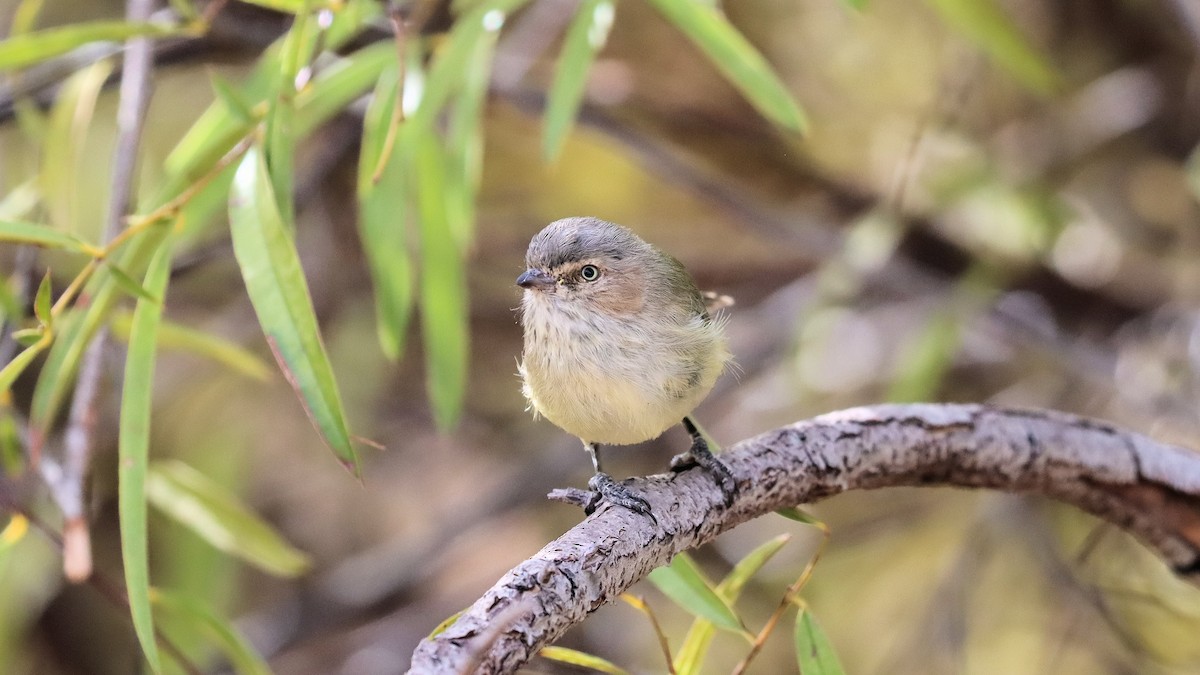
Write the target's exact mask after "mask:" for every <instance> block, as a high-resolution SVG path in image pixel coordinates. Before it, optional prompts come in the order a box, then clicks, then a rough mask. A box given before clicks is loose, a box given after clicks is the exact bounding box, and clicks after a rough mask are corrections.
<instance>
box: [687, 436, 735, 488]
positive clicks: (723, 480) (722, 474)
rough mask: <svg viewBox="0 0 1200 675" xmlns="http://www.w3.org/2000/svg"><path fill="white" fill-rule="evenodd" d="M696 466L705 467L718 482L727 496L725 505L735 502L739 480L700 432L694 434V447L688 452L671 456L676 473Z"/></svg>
mask: <svg viewBox="0 0 1200 675" xmlns="http://www.w3.org/2000/svg"><path fill="white" fill-rule="evenodd" d="M694 466H698V467H700V468H701V469H703V470H704V471H705V472H706V473H707V474H708V475H710V476H712V477H713V480H715V481H716V482H717V486H718V487H720V488H721V494H722V495H724V496H725V506H729V505H731V504H733V498H734V496H735V495H737V492H738V487H737V481H736V480H734V478H733V473H732V472H731V471H730V470H729V467H727V466H725V463H724V462H722V461H721V460H719V459H717V458H716V456H715V455H713V454H712V452H710V451H709V449H708V442H707V441H705V440H704V437H703V436H701V435H699V434H693V435H692V447H691V448H689V449H688V451H687V452H684V453H681V454H678V455H675V456H674V457H672V458H671V471H674V472H676V473H678V472H680V471H686V470H688V469H690V468H692V467H694Z"/></svg>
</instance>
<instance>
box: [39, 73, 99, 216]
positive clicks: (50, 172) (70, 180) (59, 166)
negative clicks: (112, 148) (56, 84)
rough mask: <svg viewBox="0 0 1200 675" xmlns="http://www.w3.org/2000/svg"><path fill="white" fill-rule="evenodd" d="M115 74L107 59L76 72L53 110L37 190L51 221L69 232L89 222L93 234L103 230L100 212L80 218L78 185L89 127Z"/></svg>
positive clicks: (64, 84)
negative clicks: (102, 94)
mask: <svg viewBox="0 0 1200 675" xmlns="http://www.w3.org/2000/svg"><path fill="white" fill-rule="evenodd" d="M112 71H113V61H111V60H107V59H106V60H102V61H97V62H95V63H93V64H92V65H90V66H88V67H87V68H83V69H81V70H79V71H77V72H75V73H74V74H72V75H71V76H70V77H69V78H67V80H66V82H64V83H63V85H62V87H61V88H60V89H59V92H58V95H57V96H56V97H55V100H54V105H53V107H52V108H51V109H50V116H49V123H48V125H47V128H46V135H45V141H44V142H43V144H42V153H41V159H42V162H41V170H40V171H39V174H38V181H39V185H38V187H39V188H40V189H41V192H42V203H43V204H44V205H45V206H46V210H47V211H48V212H49V215H50V221H51V222H52V223H53V224H54V225H55V226H57V227H58V228H59V229H62V230H64V231H67V232H78V231H79V230H80V229H81V225H82V224H83V223H82V222H80V221H86V222H87V223H88V225H89V226H90V229H91V230H92V231H94V232H99V231H100V228H101V227H102V224H101V222H100V214H99V211H98V210H95V209H93V210H92V211H90V212H87V213H85V214H84V215H83V217H82V218H80V202H81V200H80V195H79V194H78V193H79V189H78V186H79V184H80V182H81V179H82V176H81V173H82V171H83V166H84V160H83V151H84V141H85V140H86V139H87V132H88V127H89V126H90V125H91V121H92V116H93V114H94V113H95V110H96V100H97V98H98V97H99V96H100V92H101V90H102V89H103V87H104V83H105V81H107V80H108V76H109V75H111V74H112Z"/></svg>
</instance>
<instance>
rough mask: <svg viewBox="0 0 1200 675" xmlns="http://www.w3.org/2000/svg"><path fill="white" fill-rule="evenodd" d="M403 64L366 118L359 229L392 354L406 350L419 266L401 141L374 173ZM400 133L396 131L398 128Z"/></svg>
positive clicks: (378, 317) (383, 341) (387, 75)
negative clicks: (410, 234)
mask: <svg viewBox="0 0 1200 675" xmlns="http://www.w3.org/2000/svg"><path fill="white" fill-rule="evenodd" d="M398 89H399V68H396V67H392V68H388V69H387V70H384V72H383V74H382V75H380V77H379V83H378V85H376V87H375V94H374V95H373V96H372V97H371V104H370V106H368V107H367V114H366V117H365V118H364V120H363V141H362V151H361V153H360V154H359V162H358V207H359V214H358V228H359V236H360V237H361V238H362V244H363V251H364V252H365V253H366V256H367V262H368V264H369V266H370V270H371V281H372V283H373V284H374V286H375V322H376V328H377V333H378V335H379V344H380V346H381V347H382V349H383V353H384V354H385V355H386V356H387V357H388V358H390V359H393V360H394V359H397V358H399V357H400V353H401V352H402V351H403V349H404V337H405V334H406V333H407V332H408V321H409V318H410V316H411V315H412V306H413V269H412V260H411V256H410V254H409V252H408V243H407V240H406V226H407V218H408V196H409V191H408V178H407V175H406V174H407V172H406V171H405V164H406V163H407V158H406V157H405V156H404V153H403V152H402V151H401V150H402V149H401V148H400V147H399V145H398V144H397V145H396V146H395V147H393V148H392V150H391V152H390V154H389V155H388V158H387V162H386V163H385V164H384V166H383V167H381V168H382V170H381V171H380V172H379V176H378V181H376V180H374V174H375V172H376V169H377V167H378V165H379V161H380V159H381V157H382V155H383V152H384V150H385V148H384V146H385V145H386V143H387V137H388V133H389V129H390V128H391V124H392V121H393V119H395V117H394V113H395V110H396V105H397V95H398ZM393 133H396V132H393Z"/></svg>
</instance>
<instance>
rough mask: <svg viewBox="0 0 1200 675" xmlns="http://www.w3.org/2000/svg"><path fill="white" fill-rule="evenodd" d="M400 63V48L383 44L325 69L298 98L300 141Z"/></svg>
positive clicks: (297, 133)
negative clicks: (385, 69) (386, 69)
mask: <svg viewBox="0 0 1200 675" xmlns="http://www.w3.org/2000/svg"><path fill="white" fill-rule="evenodd" d="M326 42H329V40H326ZM396 59H397V57H396V45H395V44H393V43H392V42H390V41H388V40H383V41H381V42H377V43H374V44H372V45H369V46H367V47H363V48H362V49H360V50H358V51H356V52H354V53H353V54H351V55H349V56H347V57H346V58H343V59H338V60H337V61H335V62H333V63H331V64H329V65H327V66H323V67H322V68H321V70H320V72H319V73H318V74H317V77H316V78H315V79H314V80H313V81H312V83H311V84H310V85H309V86H307V87H305V88H304V90H303V91H301V92H299V93H298V94H297V95H296V118H295V121H294V125H295V126H294V128H295V134H296V137H297V138H302V137H304V136H307V135H308V134H310V133H312V132H313V131H314V130H315V129H316V128H317V127H319V126H320V125H322V124H324V123H325V122H326V121H328V120H329V119H330V118H332V117H333V116H334V115H336V114H337V113H339V112H341V111H342V110H343V109H345V107H346V106H347V105H349V104H350V103H351V102H353V101H354V100H355V99H357V98H358V97H359V96H362V95H363V93H364V92H366V91H367V90H368V89H370V88H371V87H372V86H373V85H374V84H375V82H376V81H377V80H378V79H379V74H380V73H381V72H383V69H384V68H386V67H388V66H389V65H393V64H395V63H396Z"/></svg>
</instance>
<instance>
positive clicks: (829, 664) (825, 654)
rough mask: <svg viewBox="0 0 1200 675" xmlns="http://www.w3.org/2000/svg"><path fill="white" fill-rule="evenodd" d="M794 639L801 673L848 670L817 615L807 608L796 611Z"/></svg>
mask: <svg viewBox="0 0 1200 675" xmlns="http://www.w3.org/2000/svg"><path fill="white" fill-rule="evenodd" d="M793 639H794V640H795V643H796V661H797V663H798V664H799V667H800V675H843V673H845V672H846V671H845V670H843V669H842V664H841V663H840V662H839V661H838V657H837V652H835V651H833V645H832V644H831V643H830V642H829V638H828V637H827V636H826V635H825V631H823V630H821V626H820V624H818V623H817V619H816V617H814V616H813V615H812V612H810V611H808V610H807V609H806V608H801V609H800V610H799V611H797V612H796V629H795V632H794V634H793Z"/></svg>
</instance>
